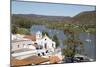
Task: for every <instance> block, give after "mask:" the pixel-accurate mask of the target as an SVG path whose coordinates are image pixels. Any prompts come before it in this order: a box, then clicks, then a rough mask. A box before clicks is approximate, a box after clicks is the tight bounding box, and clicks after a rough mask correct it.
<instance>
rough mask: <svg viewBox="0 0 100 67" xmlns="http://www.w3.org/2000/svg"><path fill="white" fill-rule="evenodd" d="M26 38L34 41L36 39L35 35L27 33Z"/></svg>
mask: <svg viewBox="0 0 100 67" xmlns="http://www.w3.org/2000/svg"><path fill="white" fill-rule="evenodd" d="M24 38H27V39H31V40H32V41H36V36H35V35H25V36H24Z"/></svg>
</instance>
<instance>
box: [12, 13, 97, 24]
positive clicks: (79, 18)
mask: <svg viewBox="0 0 100 67" xmlns="http://www.w3.org/2000/svg"><path fill="white" fill-rule="evenodd" d="M20 19H24V20H29V21H32V22H34V23H46V22H47V23H48V22H49V23H52V22H61V23H73V24H96V11H85V12H81V13H79V14H77V15H76V16H74V17H69V16H45V15H36V14H13V15H12V23H13V22H18V21H19V20H20Z"/></svg>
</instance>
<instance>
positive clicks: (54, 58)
mask: <svg viewBox="0 0 100 67" xmlns="http://www.w3.org/2000/svg"><path fill="white" fill-rule="evenodd" d="M49 61H50V63H51V64H54V63H58V62H59V61H60V59H59V57H58V56H50V57H49Z"/></svg>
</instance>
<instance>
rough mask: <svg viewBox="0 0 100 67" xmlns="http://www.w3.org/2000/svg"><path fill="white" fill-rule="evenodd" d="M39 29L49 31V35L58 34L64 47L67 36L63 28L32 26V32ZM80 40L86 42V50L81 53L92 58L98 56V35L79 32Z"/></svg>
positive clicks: (61, 45)
mask: <svg viewBox="0 0 100 67" xmlns="http://www.w3.org/2000/svg"><path fill="white" fill-rule="evenodd" d="M37 31H41V32H43V31H46V32H48V34H49V36H53V35H55V34H56V35H57V37H58V39H59V42H60V47H61V48H63V47H64V45H63V40H65V39H66V38H67V36H66V35H64V32H63V30H57V29H49V28H47V27H45V26H44V25H34V26H32V28H31V32H32V33H35V32H37ZM79 38H80V40H81V41H82V42H83V43H84V47H83V48H84V51H83V52H82V53H81V54H83V55H86V56H88V57H90V58H93V59H95V58H96V57H95V56H96V36H95V35H93V34H89V33H80V34H79Z"/></svg>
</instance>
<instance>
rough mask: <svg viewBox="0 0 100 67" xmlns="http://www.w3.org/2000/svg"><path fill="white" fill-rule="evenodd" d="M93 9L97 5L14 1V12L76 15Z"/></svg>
mask: <svg viewBox="0 0 100 67" xmlns="http://www.w3.org/2000/svg"><path fill="white" fill-rule="evenodd" d="M92 10H95V6H84V5H69V4H66V5H65V4H52V3H36V2H18V1H12V14H39V15H50V16H75V15H76V14H78V13H80V12H83V11H92Z"/></svg>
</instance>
